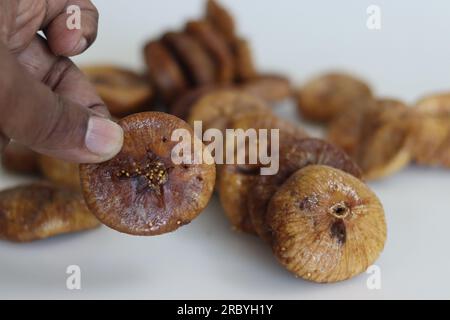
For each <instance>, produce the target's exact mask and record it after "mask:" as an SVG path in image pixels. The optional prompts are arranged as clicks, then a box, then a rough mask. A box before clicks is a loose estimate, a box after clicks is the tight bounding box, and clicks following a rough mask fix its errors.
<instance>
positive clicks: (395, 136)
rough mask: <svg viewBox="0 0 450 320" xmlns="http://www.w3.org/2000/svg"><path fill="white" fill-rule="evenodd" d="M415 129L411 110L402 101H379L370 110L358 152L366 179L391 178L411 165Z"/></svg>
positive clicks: (366, 116) (367, 112)
mask: <svg viewBox="0 0 450 320" xmlns="http://www.w3.org/2000/svg"><path fill="white" fill-rule="evenodd" d="M411 130H412V124H411V121H410V119H409V109H408V107H407V106H406V105H405V104H404V103H402V102H401V101H398V100H393V99H379V100H377V103H376V107H375V108H372V109H370V110H367V111H366V113H365V120H364V124H363V129H362V131H361V140H360V143H359V146H358V150H357V162H358V164H359V165H360V166H361V169H362V170H363V172H364V177H365V178H366V179H368V180H374V179H380V178H384V177H387V176H389V175H392V174H393V173H395V172H398V171H400V170H401V169H403V168H404V167H406V166H407V165H408V164H409V163H410V162H411V147H412V136H411Z"/></svg>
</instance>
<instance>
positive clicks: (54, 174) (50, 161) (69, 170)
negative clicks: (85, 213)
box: [38, 155, 81, 190]
mask: <svg viewBox="0 0 450 320" xmlns="http://www.w3.org/2000/svg"><path fill="white" fill-rule="evenodd" d="M38 163H39V168H40V170H41V172H42V174H43V175H44V177H45V178H47V179H48V180H50V181H51V182H53V183H55V184H56V185H59V186H63V187H66V188H69V189H72V190H81V184H80V170H79V165H78V164H76V163H71V162H67V161H64V160H59V159H55V158H52V157H48V156H44V155H39V158H38Z"/></svg>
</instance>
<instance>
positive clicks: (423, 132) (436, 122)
mask: <svg viewBox="0 0 450 320" xmlns="http://www.w3.org/2000/svg"><path fill="white" fill-rule="evenodd" d="M411 119H412V122H413V138H412V139H413V141H414V145H413V150H412V153H413V158H414V160H415V161H416V162H417V163H418V164H421V165H428V166H441V167H446V168H450V94H445V93H444V94H437V95H432V96H429V97H426V98H424V99H422V100H420V101H419V102H418V103H417V104H416V106H415V107H414V109H413V110H412V114H411Z"/></svg>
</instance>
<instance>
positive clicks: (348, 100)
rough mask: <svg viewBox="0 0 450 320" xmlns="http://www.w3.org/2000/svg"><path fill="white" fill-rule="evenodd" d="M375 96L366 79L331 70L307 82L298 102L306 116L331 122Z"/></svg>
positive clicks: (300, 92)
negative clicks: (331, 71)
mask: <svg viewBox="0 0 450 320" xmlns="http://www.w3.org/2000/svg"><path fill="white" fill-rule="evenodd" d="M371 98H372V91H371V89H370V88H369V86H368V85H367V84H366V83H364V82H363V81H362V80H359V79H356V78H354V77H353V76H350V75H347V74H342V73H328V74H324V75H322V76H319V77H317V78H314V79H312V80H311V81H309V82H308V83H306V84H305V85H304V86H303V88H302V89H301V90H300V91H299V92H298V94H297V104H298V109H299V111H300V113H301V115H302V116H303V117H304V118H305V119H308V120H312V121H321V122H328V121H330V120H332V119H333V118H335V117H336V116H338V115H340V114H342V113H343V112H344V111H345V110H346V109H347V108H355V105H356V106H357V105H358V104H361V103H365V101H366V100H367V99H371Z"/></svg>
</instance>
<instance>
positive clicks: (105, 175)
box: [80, 112, 215, 235]
mask: <svg viewBox="0 0 450 320" xmlns="http://www.w3.org/2000/svg"><path fill="white" fill-rule="evenodd" d="M119 124H120V125H121V126H122V128H123V130H124V146H123V148H122V151H121V152H120V153H119V154H118V155H117V156H116V157H115V158H113V159H112V160H110V161H108V162H105V163H103V164H88V165H81V166H80V174H81V181H82V188H83V193H84V196H85V199H86V202H87V204H88V207H89V208H90V209H91V211H92V212H93V213H94V214H95V215H96V216H97V218H99V220H100V221H101V222H103V223H104V224H106V225H107V226H109V227H111V228H113V229H115V230H118V231H120V232H124V233H128V234H133V235H159V234H162V233H166V232H171V231H174V230H176V229H178V228H179V227H180V226H182V225H185V224H187V223H190V222H191V221H192V220H193V219H194V218H195V217H197V215H198V214H199V213H200V212H201V211H202V210H203V209H204V208H205V207H206V205H207V204H208V201H209V199H210V197H211V195H212V192H213V189H214V181H215V166H214V164H211V165H210V164H206V163H205V162H204V163H203V164H181V165H178V164H174V163H173V161H172V149H173V148H174V147H175V146H176V145H177V144H178V142H175V141H172V140H171V137H172V133H173V131H174V130H176V129H185V130H187V131H188V132H189V133H190V134H191V137H192V145H191V148H192V153H191V155H192V156H193V155H194V153H195V155H197V156H200V157H202V158H201V159H203V161H210V160H211V159H205V155H203V156H202V154H201V153H202V152H203V151H204V150H196V149H195V148H194V147H193V146H194V143H195V142H194V139H197V138H196V137H195V136H194V133H193V130H192V128H191V127H190V126H188V125H187V124H186V123H185V122H184V121H182V120H180V119H178V118H176V117H174V116H171V115H168V114H165V113H160V112H147V113H140V114H135V115H131V116H128V117H126V118H124V119H122V120H120V121H119ZM195 141H198V140H195ZM201 149H203V148H201ZM199 153H200V154H199ZM185 156H186V157H187V156H188V155H185Z"/></svg>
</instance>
